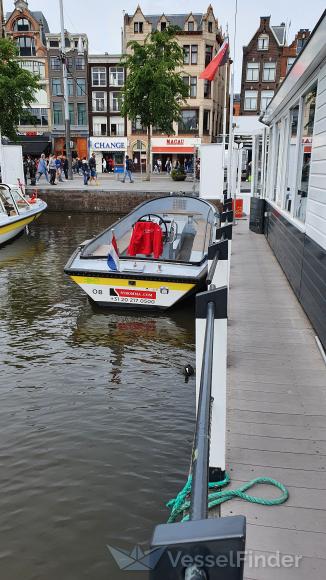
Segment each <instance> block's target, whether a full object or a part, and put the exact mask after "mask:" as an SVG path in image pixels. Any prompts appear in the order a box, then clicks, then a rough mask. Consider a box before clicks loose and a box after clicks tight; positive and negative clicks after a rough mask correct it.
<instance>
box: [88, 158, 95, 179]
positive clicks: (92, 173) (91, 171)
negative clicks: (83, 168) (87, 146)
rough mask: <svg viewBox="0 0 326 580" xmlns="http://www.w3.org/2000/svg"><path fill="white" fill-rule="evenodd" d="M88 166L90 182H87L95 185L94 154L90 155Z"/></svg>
mask: <svg viewBox="0 0 326 580" xmlns="http://www.w3.org/2000/svg"><path fill="white" fill-rule="evenodd" d="M88 165H89V171H90V175H91V177H90V180H89V184H91V183H92V182H95V183H96V177H97V175H96V159H95V153H92V155H91V157H90V159H89V162H88Z"/></svg>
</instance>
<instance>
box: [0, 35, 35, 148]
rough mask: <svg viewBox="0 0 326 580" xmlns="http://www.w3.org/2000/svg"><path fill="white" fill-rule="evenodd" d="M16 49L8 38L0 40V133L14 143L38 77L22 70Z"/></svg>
mask: <svg viewBox="0 0 326 580" xmlns="http://www.w3.org/2000/svg"><path fill="white" fill-rule="evenodd" d="M17 56H18V49H17V47H16V45H15V44H14V43H13V42H12V41H11V40H9V39H8V38H0V133H2V135H4V136H6V137H8V138H9V139H12V140H13V141H15V140H16V139H17V134H16V130H17V125H18V124H19V118H20V116H21V115H22V114H25V115H26V112H25V111H24V107H29V106H30V105H31V103H32V102H33V100H34V94H35V91H36V90H37V89H38V80H39V79H38V77H37V76H35V75H33V74H32V73H30V72H29V71H27V70H24V69H22V68H21V67H20V66H19V63H18V61H17Z"/></svg>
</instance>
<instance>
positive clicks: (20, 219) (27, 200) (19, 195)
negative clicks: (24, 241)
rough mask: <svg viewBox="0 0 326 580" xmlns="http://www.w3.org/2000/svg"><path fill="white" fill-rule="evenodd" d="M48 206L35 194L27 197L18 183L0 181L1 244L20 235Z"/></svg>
mask: <svg viewBox="0 0 326 580" xmlns="http://www.w3.org/2000/svg"><path fill="white" fill-rule="evenodd" d="M46 207H47V205H46V203H45V202H44V201H42V200H41V199H38V198H37V197H36V196H35V195H32V197H25V195H24V193H23V191H22V190H21V189H20V187H19V186H18V185H7V184H5V183H0V246H1V245H2V244H5V243H6V242H8V241H9V240H12V239H13V238H15V237H16V236H18V235H19V234H20V233H21V232H22V231H23V230H24V228H25V227H26V226H28V224H30V223H31V222H32V221H34V220H35V219H37V218H38V217H39V216H40V215H41V213H43V211H44V210H45V209H46Z"/></svg>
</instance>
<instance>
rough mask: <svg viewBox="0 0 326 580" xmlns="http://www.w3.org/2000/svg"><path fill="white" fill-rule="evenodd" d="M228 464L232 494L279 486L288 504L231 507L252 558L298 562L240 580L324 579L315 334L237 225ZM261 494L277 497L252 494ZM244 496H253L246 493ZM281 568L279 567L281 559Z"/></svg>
mask: <svg viewBox="0 0 326 580" xmlns="http://www.w3.org/2000/svg"><path fill="white" fill-rule="evenodd" d="M228 342H229V358H228V411H227V452H226V457H227V463H228V469H229V471H230V473H231V477H232V487H238V486H239V485H241V484H242V483H243V482H247V481H249V480H250V479H252V478H254V477H258V476H269V477H272V478H274V479H277V480H279V481H281V482H282V483H283V484H284V485H286V486H287V487H288V489H289V492H290V498H289V500H288V501H287V503H286V504H284V505H281V506H276V507H265V506H260V505H255V504H250V503H246V502H243V501H240V500H233V501H230V502H227V503H225V504H223V506H222V510H221V515H223V516H226V515H235V514H243V515H245V516H246V517H247V546H246V549H247V550H249V551H250V554H251V557H252V558H253V557H255V556H257V555H262V556H264V557H266V556H268V555H271V554H280V555H293V556H296V555H298V556H299V557H300V556H302V558H299V560H298V564H299V566H298V567H294V566H291V567H284V566H283V567H278V566H277V562H276V560H277V558H275V559H274V560H273V559H272V560H271V562H272V564H275V563H276V565H275V567H273V566H269V567H264V566H263V564H262V562H261V561H260V564H259V565H258V566H256V567H255V566H250V559H249V560H248V561H247V564H246V567H245V578H246V580H275V579H276V578H277V580H283V579H284V580H292V579H295V580H300V579H304V580H306V579H307V578H309V580H321V579H322V578H325V577H326V369H325V364H324V361H323V359H322V356H321V354H320V352H319V350H318V347H317V344H316V341H315V332H314V330H313V328H312V327H311V324H310V323H309V320H308V319H307V317H306V315H305V313H304V311H303V310H302V308H301V306H300V304H299V302H298V301H297V299H296V297H295V295H294V293H293V291H292V289H291V287H290V285H289V283H288V281H287V279H286V277H285V275H284V273H283V271H282V269H281V268H280V266H279V264H278V262H277V260H276V258H275V256H274V254H273V253H272V251H271V249H270V248H269V246H268V243H267V241H266V239H265V237H264V236H262V235H257V234H254V233H252V232H250V231H249V229H248V222H247V221H239V222H238V225H237V226H235V227H234V241H233V243H232V265H231V283H230V308H229V332H228ZM251 491H252V492H253V494H255V495H259V496H267V497H275V496H277V491H276V490H274V489H273V488H270V487H262V486H259V487H257V488H254V490H251ZM248 493H250V491H249V492H248ZM285 561H286V560H285Z"/></svg>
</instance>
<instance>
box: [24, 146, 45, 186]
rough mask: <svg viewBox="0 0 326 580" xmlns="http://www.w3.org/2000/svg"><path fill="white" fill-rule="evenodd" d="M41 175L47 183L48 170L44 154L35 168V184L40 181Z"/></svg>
mask: <svg viewBox="0 0 326 580" xmlns="http://www.w3.org/2000/svg"><path fill="white" fill-rule="evenodd" d="M29 174H30V177H31V178H32V176H31V172H29ZM42 175H44V176H45V179H46V181H47V182H48V183H49V177H48V169H47V166H46V159H45V155H44V153H42V155H41V157H40V159H39V162H38V166H37V177H36V181H37V183H38V182H39V181H40V179H41V176H42Z"/></svg>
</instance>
